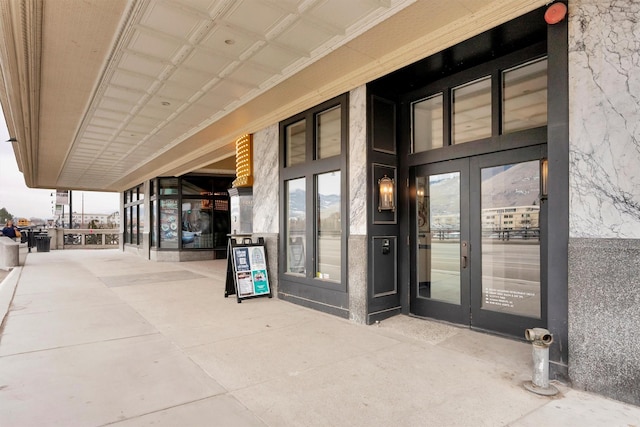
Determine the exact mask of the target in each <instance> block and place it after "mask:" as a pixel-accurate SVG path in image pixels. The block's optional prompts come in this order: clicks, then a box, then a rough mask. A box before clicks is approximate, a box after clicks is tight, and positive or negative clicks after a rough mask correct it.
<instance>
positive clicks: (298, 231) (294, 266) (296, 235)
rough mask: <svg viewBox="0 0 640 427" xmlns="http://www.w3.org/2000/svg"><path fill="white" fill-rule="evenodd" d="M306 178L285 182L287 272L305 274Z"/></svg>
mask: <svg viewBox="0 0 640 427" xmlns="http://www.w3.org/2000/svg"><path fill="white" fill-rule="evenodd" d="M305 185H306V184H305V179H304V178H299V179H293V180H291V181H287V182H286V183H285V187H286V190H285V191H286V195H287V202H286V210H287V211H286V218H288V222H287V273H297V274H305V273H306V268H305V260H306V258H305V252H306V251H305V248H306V244H307V242H306V240H307V239H306V231H305V230H306V226H307V224H306V205H307V203H306V188H305Z"/></svg>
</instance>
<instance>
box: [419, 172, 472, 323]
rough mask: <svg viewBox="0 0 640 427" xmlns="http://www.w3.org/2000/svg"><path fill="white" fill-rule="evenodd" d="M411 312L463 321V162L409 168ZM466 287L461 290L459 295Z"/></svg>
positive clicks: (465, 204) (465, 298)
mask: <svg viewBox="0 0 640 427" xmlns="http://www.w3.org/2000/svg"><path fill="white" fill-rule="evenodd" d="M411 175H412V181H413V183H414V185H415V198H414V199H413V200H412V204H411V212H412V218H413V221H412V224H411V230H412V239H411V240H412V242H413V247H414V248H415V250H414V253H412V255H411V262H412V265H414V266H415V270H414V271H413V274H412V276H413V280H412V286H411V292H410V293H411V295H410V296H411V312H412V313H413V314H415V315H417V316H425V317H436V318H439V319H443V320H447V321H450V322H457V323H465V322H466V323H468V319H469V291H468V287H469V271H468V268H466V267H467V263H466V261H463V255H464V254H466V252H465V251H466V249H463V247H464V248H467V247H468V243H467V242H468V239H469V224H468V217H467V216H465V215H464V214H463V212H465V211H467V210H468V208H469V203H468V200H469V199H468V197H465V195H466V194H468V191H469V161H468V160H467V159H460V160H453V161H447V162H442V163H437V164H431V165H425V166H418V167H415V168H412V171H411ZM465 287H466V290H465Z"/></svg>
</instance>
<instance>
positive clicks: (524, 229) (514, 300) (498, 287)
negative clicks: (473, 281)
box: [481, 160, 540, 318]
mask: <svg viewBox="0 0 640 427" xmlns="http://www.w3.org/2000/svg"><path fill="white" fill-rule="evenodd" d="M481 179H482V186H481V201H482V210H481V215H482V219H481V221H482V222H481V224H482V248H481V252H482V308H483V309H485V310H491V311H499V312H505V313H509V314H516V315H520V316H527V317H533V318H540V222H539V218H540V215H539V214H540V206H539V204H538V193H539V189H540V185H539V182H540V162H539V161H537V160H535V161H530V162H523V163H515V164H508V165H501V166H494V167H490V168H483V169H482V175H481Z"/></svg>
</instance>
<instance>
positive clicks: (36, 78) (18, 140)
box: [0, 0, 42, 187]
mask: <svg viewBox="0 0 640 427" xmlns="http://www.w3.org/2000/svg"><path fill="white" fill-rule="evenodd" d="M0 16H1V17H2V21H1V25H0V40H2V43H0V84H1V85H2V86H1V87H0V102H2V108H3V110H4V114H5V119H6V123H7V129H8V131H9V135H10V137H11V139H12V140H13V139H15V141H14V142H13V149H14V153H15V155H16V161H17V163H18V169H19V170H20V171H21V172H22V173H23V175H24V180H25V183H26V184H27V186H29V187H33V186H35V185H36V184H37V173H38V143H39V136H40V132H39V130H40V128H39V116H40V81H41V79H40V72H41V67H40V63H41V50H42V0H1V1H0Z"/></svg>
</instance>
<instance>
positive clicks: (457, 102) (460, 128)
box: [452, 77, 491, 144]
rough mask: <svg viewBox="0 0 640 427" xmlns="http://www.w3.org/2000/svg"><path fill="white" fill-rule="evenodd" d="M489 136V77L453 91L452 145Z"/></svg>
mask: <svg viewBox="0 0 640 427" xmlns="http://www.w3.org/2000/svg"><path fill="white" fill-rule="evenodd" d="M490 136H491V77H484V78H482V79H479V80H476V81H474V82H471V83H467V84H466V85H463V86H459V87H457V88H455V89H453V132H452V138H453V141H452V142H453V144H461V143H464V142H469V141H475V140H477V139H481V138H487V137H490Z"/></svg>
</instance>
